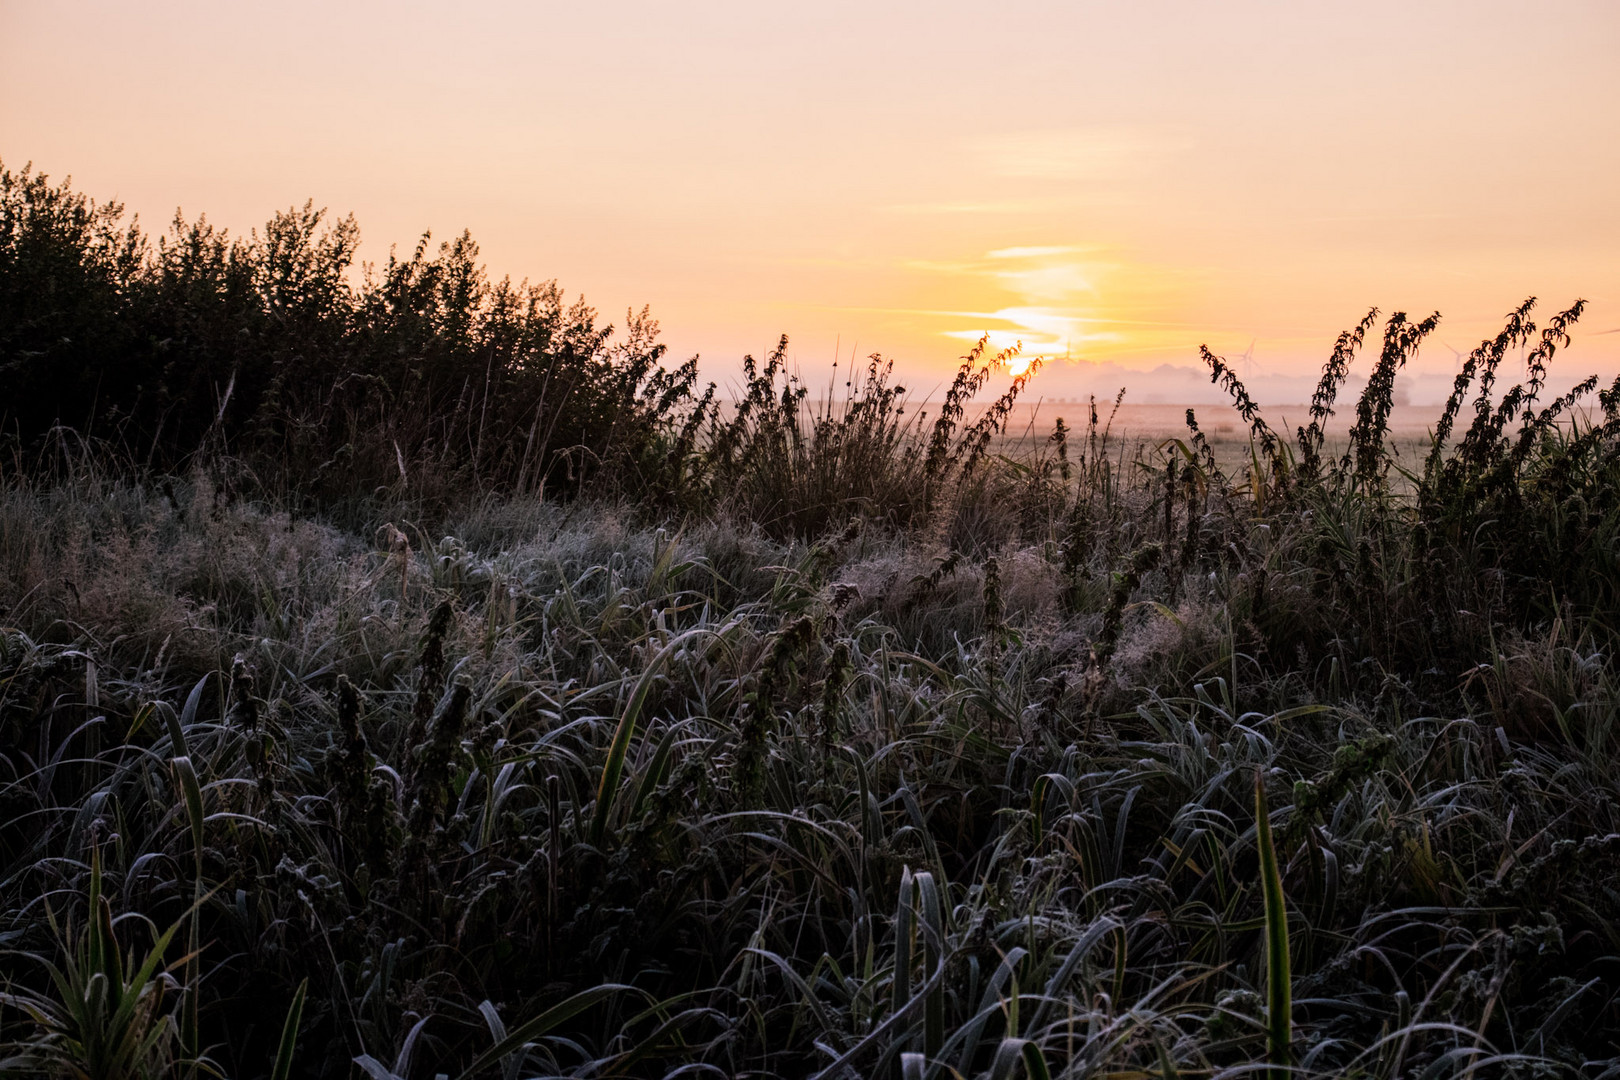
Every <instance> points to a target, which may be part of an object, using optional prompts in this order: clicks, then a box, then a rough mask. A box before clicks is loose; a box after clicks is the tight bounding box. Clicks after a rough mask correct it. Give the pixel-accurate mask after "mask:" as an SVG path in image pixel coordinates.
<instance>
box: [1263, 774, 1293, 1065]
mask: <svg viewBox="0 0 1620 1080" xmlns="http://www.w3.org/2000/svg"><path fill="white" fill-rule="evenodd" d="M1254 824H1255V832H1256V840H1255V843H1256V845H1257V846H1258V848H1259V850H1260V888H1261V891H1262V892H1263V893H1264V895H1265V902H1266V1061H1267V1063H1268V1064H1270V1065H1271V1066H1272V1068H1271V1069H1270V1070H1269V1075H1270V1077H1271V1078H1272V1080H1282V1078H1283V1077H1284V1076H1285V1075H1286V1070H1287V1068H1288V1066H1289V1065H1291V1064H1292V1059H1293V1042H1294V1018H1293V1011H1294V1010H1293V976H1292V972H1291V971H1290V969H1289V963H1288V907H1287V904H1286V903H1284V901H1283V891H1282V875H1281V874H1280V873H1279V872H1278V870H1277V848H1276V845H1275V844H1274V843H1273V841H1272V838H1271V814H1270V810H1269V808H1268V807H1267V806H1266V784H1265V777H1264V774H1263V773H1262V772H1261V771H1260V770H1259V769H1256V770H1255V773H1254Z"/></svg>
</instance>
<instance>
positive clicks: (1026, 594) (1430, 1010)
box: [0, 169, 1620, 1080]
mask: <svg viewBox="0 0 1620 1080" xmlns="http://www.w3.org/2000/svg"><path fill="white" fill-rule="evenodd" d="M117 209H118V208H116V207H109V206H105V205H101V206H98V205H97V204H95V203H93V202H91V201H89V200H87V199H85V198H84V197H83V196H81V195H78V194H77V193H74V192H72V191H71V189H69V188H68V187H67V185H65V184H57V185H52V184H50V183H48V182H47V181H46V180H45V178H43V177H39V176H38V175H37V174H31V173H29V172H28V171H27V170H24V171H23V172H22V173H12V172H6V171H5V170H4V169H0V398H3V399H4V400H5V401H7V402H9V403H16V404H14V405H11V406H10V409H11V411H10V412H9V413H8V414H7V416H6V426H7V438H8V439H9V440H10V441H9V443H8V448H7V454H6V457H5V459H4V466H3V468H4V478H3V484H0V821H3V822H4V825H3V826H0V948H3V949H4V953H3V954H0V1044H3V1045H0V1070H3V1071H5V1072H7V1073H11V1074H17V1075H28V1076H52V1077H56V1076H62V1077H68V1076H74V1077H96V1078H100V1077H109V1078H110V1077H157V1076H165V1077H167V1076H174V1075H185V1076H206V1075H221V1076H228V1077H243V1078H253V1077H264V1076H269V1077H273V1078H275V1080H282V1078H285V1077H288V1076H294V1075H297V1076H322V1077H362V1076H363V1077H371V1078H374V1080H392V1078H402V1080H415V1078H418V1077H420V1078H427V1077H433V1076H437V1075H441V1074H442V1075H446V1076H451V1077H458V1076H468V1077H472V1076H490V1077H494V1076H500V1077H505V1078H507V1080H517V1078H520V1077H540V1076H547V1077H552V1076H573V1077H586V1076H592V1077H594V1076H637V1077H639V1076H700V1075H712V1076H794V1077H798V1076H823V1077H828V1078H834V1077H839V1078H841V1077H868V1076H873V1077H898V1078H904V1080H912V1078H942V1080H943V1078H948V1077H990V1078H993V1080H1002V1078H1012V1077H1019V1076H1028V1077H1032V1078H1044V1077H1048V1076H1068V1077H1085V1076H1097V1077H1114V1078H1120V1080H1124V1078H1127V1077H1157V1078H1162V1080H1169V1078H1171V1077H1177V1076H1188V1077H1213V1076H1221V1077H1238V1076H1244V1075H1252V1074H1256V1073H1258V1074H1263V1075H1265V1076H1267V1077H1273V1078H1275V1077H1283V1076H1291V1075H1297V1076H1302V1077H1330V1076H1332V1077H1341V1076H1365V1077H1377V1078H1392V1077H1407V1076H1414V1077H1436V1078H1438V1077H1459V1076H1468V1075H1475V1074H1478V1075H1482V1076H1526V1077H1529V1076H1537V1077H1539V1076H1569V1077H1584V1078H1591V1080H1598V1078H1601V1077H1614V1076H1620V1036H1617V1035H1616V1032H1620V1000H1617V996H1616V995H1617V991H1620V891H1617V881H1620V877H1617V874H1616V871H1617V869H1620V821H1617V818H1620V763H1617V761H1616V753H1615V751H1616V739H1617V736H1620V731H1617V726H1620V725H1617V720H1620V670H1617V666H1616V663H1615V660H1614V647H1615V634H1616V631H1615V627H1616V619H1615V616H1616V613H1617V611H1620V592H1617V587H1620V564H1617V561H1616V554H1617V544H1620V537H1617V529H1620V382H1617V383H1615V384H1614V385H1612V386H1608V387H1601V388H1600V387H1599V385H1598V383H1597V381H1596V380H1595V379H1591V380H1588V381H1586V382H1585V383H1582V384H1580V385H1579V386H1578V387H1577V389H1576V390H1575V391H1573V392H1571V393H1570V394H1567V395H1564V396H1561V397H1558V398H1554V399H1551V400H1545V396H1544V395H1543V393H1542V388H1543V384H1544V381H1545V379H1546V374H1547V370H1548V367H1549V365H1550V364H1551V363H1552V361H1553V359H1554V354H1555V353H1556V352H1557V351H1558V350H1560V349H1561V348H1563V347H1564V346H1565V345H1566V344H1567V343H1568V342H1569V340H1570V336H1571V335H1572V334H1573V333H1574V332H1575V330H1576V326H1577V320H1578V319H1579V317H1580V315H1581V312H1582V309H1583V305H1582V304H1581V303H1579V302H1576V303H1574V304H1572V305H1571V306H1570V307H1568V308H1567V309H1565V310H1562V311H1553V312H1551V313H1542V312H1541V310H1540V309H1539V308H1538V307H1537V306H1536V305H1535V303H1534V301H1526V302H1525V303H1524V304H1523V305H1521V306H1520V307H1518V308H1516V309H1515V310H1514V311H1513V312H1511V313H1510V314H1509V316H1508V318H1507V320H1506V323H1505V325H1504V327H1503V329H1502V331H1501V332H1500V333H1499V334H1498V335H1496V336H1494V337H1492V338H1490V339H1488V340H1486V341H1483V342H1481V343H1480V345H1479V346H1478V347H1477V348H1476V349H1475V350H1474V351H1473V352H1471V353H1470V354H1469V355H1468V356H1467V358H1466V360H1465V361H1464V362H1463V364H1462V367H1461V369H1460V371H1459V373H1458V376H1457V382H1456V387H1455V393H1454V394H1453V395H1452V397H1451V399H1450V400H1449V401H1448V403H1447V404H1446V405H1445V406H1444V407H1443V408H1441V409H1440V410H1438V411H1437V412H1435V413H1434V414H1432V415H1431V416H1430V417H1429V419H1428V422H1427V423H1426V424H1424V425H1423V426H1422V427H1421V428H1418V429H1416V431H1421V432H1422V434H1421V436H1420V435H1418V434H1417V433H1416V431H1412V430H1404V429H1403V430H1394V429H1392V426H1391V417H1392V415H1393V410H1394V408H1395V406H1394V404H1393V389H1394V385H1395V378H1396V376H1397V374H1398V373H1399V371H1400V370H1401V369H1402V367H1403V365H1404V364H1405V363H1406V362H1407V360H1408V359H1409V358H1410V357H1411V356H1412V355H1414V354H1415V352H1416V350H1417V349H1418V348H1419V347H1420V346H1421V345H1422V343H1423V341H1424V339H1425V338H1426V337H1427V336H1428V335H1429V334H1430V333H1431V332H1432V331H1433V329H1434V326H1435V325H1436V323H1435V319H1434V318H1432V317H1431V318H1425V319H1418V320H1413V319H1410V318H1408V317H1407V316H1406V315H1404V314H1401V313H1395V314H1391V315H1388V316H1387V317H1385V316H1382V315H1380V314H1379V313H1378V312H1376V311H1373V312H1369V313H1367V314H1366V316H1365V317H1364V318H1363V319H1361V320H1360V321H1359V322H1358V323H1357V324H1356V325H1355V326H1354V327H1352V328H1351V329H1348V330H1346V331H1345V332H1344V333H1343V334H1342V335H1341V336H1340V337H1339V338H1338V340H1337V341H1336V342H1328V343H1324V346H1325V348H1324V351H1325V352H1327V353H1328V358H1327V361H1326V363H1325V365H1324V368H1323V372H1322V378H1321V383H1320V385H1319V388H1318V390H1317V393H1316V396H1315V398H1314V399H1313V400H1312V401H1311V402H1310V403H1309V405H1308V406H1307V407H1306V411H1305V413H1304V415H1303V416H1302V417H1301V418H1300V420H1301V421H1302V422H1296V423H1295V424H1294V425H1293V429H1292V430H1288V429H1285V428H1283V427H1282V425H1281V424H1278V425H1277V426H1276V427H1275V428H1274V427H1273V426H1272V425H1271V424H1270V423H1268V421H1267V419H1266V415H1265V412H1264V411H1263V410H1261V409H1260V408H1259V407H1258V406H1257V405H1255V403H1254V402H1253V401H1252V400H1251V399H1250V397H1249V395H1248V392H1247V390H1246V389H1245V388H1244V386H1243V384H1242V381H1241V380H1240V379H1239V378H1238V377H1237V375H1236V374H1235V373H1234V372H1233V371H1232V370H1231V368H1230V367H1229V365H1228V364H1227V363H1226V362H1225V360H1223V359H1222V358H1221V357H1218V356H1215V355H1213V354H1210V353H1208V352H1207V351H1206V353H1205V354H1204V355H1203V357H1202V360H1203V362H1204V363H1205V364H1206V365H1207V366H1208V368H1209V370H1210V374H1211V377H1212V379H1214V380H1216V381H1217V382H1219V383H1220V384H1221V385H1222V386H1223V387H1224V388H1225V389H1226V390H1227V392H1228V393H1229V394H1230V396H1231V398H1232V402H1233V404H1232V409H1231V410H1230V412H1226V413H1223V414H1222V415H1220V416H1219V417H1216V416H1213V415H1207V414H1208V413H1210V412H1211V410H1207V409H1200V410H1198V411H1197V413H1196V414H1190V413H1189V414H1185V415H1183V416H1182V418H1181V425H1180V428H1179V430H1177V431H1175V432H1170V431H1163V432H1162V435H1163V437H1159V436H1158V434H1156V435H1155V437H1152V438H1144V437H1141V435H1140V434H1139V433H1138V432H1137V431H1135V430H1134V429H1132V428H1131V426H1130V425H1129V424H1128V423H1125V422H1122V421H1120V419H1119V418H1120V416H1122V415H1124V414H1116V413H1115V412H1114V411H1113V410H1114V404H1113V403H1110V402H1102V403H1097V404H1096V405H1095V407H1093V406H1092V405H1090V404H1088V405H1087V406H1086V407H1085V408H1084V409H1083V410H1081V411H1080V412H1079V413H1078V414H1076V415H1074V416H1073V417H1072V419H1071V418H1070V417H1068V416H1065V417H1062V418H1061V419H1062V420H1063V422H1062V423H1058V422H1057V420H1058V419H1060V418H1053V422H1052V423H1051V425H1050V426H1049V427H1046V428H1045V429H1044V430H1042V431H1040V432H1039V433H1038V435H1034V436H1032V435H1030V434H1029V433H1028V432H1021V431H1020V430H1019V427H1018V424H1017V418H1018V413H1017V410H1018V409H1019V408H1021V407H1022V405H1021V402H1023V401H1027V398H1028V394H1029V392H1030V387H1031V385H1032V384H1031V382H1030V380H1031V379H1032V378H1033V379H1038V378H1039V373H1038V371H1035V372H1032V373H1031V374H1029V375H1025V376H1021V377H1019V378H1016V379H1009V378H1007V377H1006V375H1005V370H1006V364H1007V361H1008V359H1009V357H1008V356H1007V355H1005V354H1003V355H995V354H993V353H991V352H989V351H988V350H987V349H986V348H985V347H983V346H981V347H980V348H979V349H976V350H974V351H973V352H972V353H971V354H970V355H969V356H968V357H966V358H965V359H964V361H963V363H962V366H961V368H960V370H959V371H958V373H957V375H956V378H955V380H954V381H953V382H952V383H950V384H949V385H948V387H947V388H946V389H945V392H944V393H943V394H941V395H940V396H939V397H938V398H937V400H935V401H932V402H921V401H917V402H913V401H912V400H911V399H910V398H909V397H908V395H907V393H906V392H905V391H904V390H903V389H902V388H900V387H898V386H896V385H895V382H894V379H893V374H892V371H891V369H890V368H889V367H888V366H887V365H886V364H885V362H884V361H882V360H881V359H879V358H873V359H872V360H871V361H870V362H869V363H868V364H867V365H866V366H865V367H863V368H861V369H860V370H857V371H854V372H849V373H845V375H844V381H843V383H842V385H839V384H836V383H835V384H834V386H833V387H832V388H831V389H830V390H829V391H828V392H827V393H826V394H825V395H824V396H820V397H819V398H816V397H812V395H811V393H810V391H809V389H808V388H807V387H805V386H803V385H802V384H801V383H800V382H799V381H798V380H797V378H796V377H795V376H794V375H793V374H792V373H791V372H790V371H789V370H788V369H787V366H786V362H785V356H786V349H785V343H784V346H783V347H782V348H780V349H778V350H777V351H776V352H774V353H772V354H771V355H769V356H766V357H764V358H762V359H758V360H756V359H754V358H748V359H746V360H745V361H744V362H743V369H742V375H741V386H742V392H741V393H739V394H738V395H737V396H736V399H735V400H733V401H728V402H726V403H724V406H723V407H722V406H721V404H719V403H718V401H717V394H716V392H715V391H714V390H713V388H705V387H703V386H701V385H700V384H699V382H698V378H697V371H696V368H695V366H693V365H684V366H677V367H675V368H673V369H666V368H665V367H664V366H663V363H662V351H661V348H660V347H659V346H658V345H657V343H656V340H655V336H654V335H655V332H656V325H655V324H653V323H652V322H651V320H650V318H647V317H646V316H642V317H641V318H639V319H632V321H631V324H630V325H629V326H628V327H627V328H626V329H625V330H623V331H620V333H618V334H614V333H612V332H611V331H609V330H608V329H607V328H605V327H603V326H601V325H599V324H598V323H597V322H596V321H595V314H594V313H593V312H591V311H589V309H587V308H584V307H583V305H578V304H576V305H572V306H570V305H568V304H566V303H564V301H563V297H562V294H561V292H560V290H558V289H556V287H555V286H554V285H549V284H548V285H544V286H536V287H530V286H527V285H524V286H512V285H511V284H510V283H491V282H489V281H487V280H486V279H485V278H484V277H483V276H482V270H481V269H480V268H479V267H478V265H477V263H476V247H475V246H474V245H472V243H471V240H470V238H467V237H463V238H461V239H460V240H456V241H452V242H451V243H449V244H447V245H445V246H444V247H442V248H440V249H437V253H436V254H435V251H434V249H433V248H432V246H431V245H430V244H428V243H427V242H426V241H425V240H424V243H423V245H422V246H421V247H419V248H418V250H417V251H416V252H415V254H414V255H413V256H412V257H411V258H410V259H396V260H393V261H391V262H390V263H389V264H388V265H387V266H386V267H384V268H382V269H381V270H380V271H379V270H373V271H372V272H371V273H369V274H367V275H365V276H364V277H363V278H362V279H361V280H360V283H359V284H356V283H355V280H354V278H353V277H352V275H348V274H347V270H348V267H349V264H348V261H347V260H348V259H350V258H352V250H353V243H352V236H351V235H350V233H351V231H352V226H351V225H346V224H345V223H341V222H340V223H335V224H333V223H329V222H326V221H324V219H323V218H322V217H321V215H319V214H317V213H315V212H314V211H312V210H309V209H307V208H306V209H305V210H304V211H298V210H296V209H295V210H293V211H290V212H289V213H288V214H286V215H278V217H277V218H276V219H275V220H274V221H273V222H272V223H271V225H270V226H269V227H268V228H267V229H266V230H265V231H264V232H263V233H262V234H255V235H254V236H251V237H248V238H231V237H227V236H224V235H223V234H219V233H216V232H213V231H211V228H210V227H209V226H207V225H206V223H204V222H193V223H186V222H176V223H175V225H174V226H173V228H172V229H171V230H170V232H169V233H167V234H165V235H164V236H162V237H159V238H157V239H156V240H154V239H152V238H149V237H147V236H145V235H144V234H142V233H140V232H139V230H138V229H135V228H134V227H133V226H131V225H130V224H129V223H128V222H127V221H125V220H124V219H123V218H122V216H121V214H120V213H119V212H117ZM68 331H71V332H68ZM1362 353H1365V354H1366V355H1364V356H1360V355H1359V354H1362ZM1353 363H1358V364H1360V365H1362V368H1361V369H1362V370H1364V371H1366V372H1367V383H1366V389H1365V390H1364V391H1363V392H1362V393H1361V394H1360V396H1359V398H1358V399H1357V400H1354V401H1340V400H1338V397H1339V389H1340V387H1341V386H1342V385H1343V383H1344V380H1345V378H1346V376H1347V373H1348V372H1349V370H1350V367H1351V365H1352V364H1353ZM1116 422H1119V426H1118V428H1117V429H1116V427H1115V426H1114V424H1115V423H1116ZM1217 425H1231V426H1232V429H1233V431H1232V433H1231V434H1229V435H1227V438H1226V442H1227V443H1228V444H1234V445H1235V446H1238V447H1241V453H1239V452H1237V451H1236V449H1234V446H1233V445H1229V446H1226V447H1223V448H1222V449H1221V451H1220V452H1219V453H1218V452H1217V449H1216V448H1215V446H1212V442H1211V436H1212V434H1217ZM1172 435H1173V437H1171V436H1172ZM1397 446H1398V447H1399V448H1400V451H1401V452H1400V453H1399V454H1398V455H1397V454H1396V453H1395V448H1396V447H1397Z"/></svg>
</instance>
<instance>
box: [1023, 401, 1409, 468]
mask: <svg viewBox="0 0 1620 1080" xmlns="http://www.w3.org/2000/svg"><path fill="white" fill-rule="evenodd" d="M1188 408H1189V406H1186V405H1132V404H1129V403H1126V404H1122V405H1120V406H1119V410H1118V412H1117V413H1116V412H1114V406H1113V403H1112V402H1098V405H1097V416H1098V423H1099V425H1100V426H1108V425H1109V418H1110V415H1112V426H1111V427H1110V429H1109V442H1110V444H1111V445H1112V446H1113V447H1114V449H1115V451H1116V452H1118V451H1119V450H1120V449H1121V448H1123V449H1124V450H1125V451H1126V454H1127V456H1129V454H1130V453H1131V451H1132V450H1133V449H1134V448H1135V447H1136V446H1138V445H1142V444H1146V445H1151V446H1157V445H1158V444H1160V443H1162V442H1164V441H1165V440H1167V439H1185V438H1186V437H1187V434H1188V432H1187V409H1188ZM1191 408H1192V409H1193V411H1194V414H1195V415H1196V417H1197V419H1198V426H1199V428H1200V430H1202V431H1203V433H1204V437H1205V438H1207V439H1208V440H1209V442H1210V446H1211V447H1212V448H1213V449H1214V451H1215V456H1216V458H1217V459H1218V460H1219V461H1220V462H1221V463H1222V464H1223V465H1226V466H1231V465H1234V464H1236V463H1238V462H1239V461H1241V460H1242V459H1243V458H1245V457H1247V456H1248V452H1249V429H1248V427H1247V425H1245V424H1244V423H1243V419H1242V418H1241V417H1240V416H1238V415H1237V413H1236V412H1235V411H1233V410H1232V409H1230V408H1227V407H1225V406H1221V405H1195V406H1191ZM1309 410H1310V406H1308V405H1282V406H1273V407H1270V408H1267V409H1265V410H1264V415H1265V417H1266V421H1267V423H1269V424H1271V426H1272V427H1273V428H1274V429H1275V430H1276V431H1277V432H1278V434H1280V435H1292V434H1293V432H1294V430H1295V428H1297V427H1299V426H1300V425H1302V424H1304V423H1306V422H1308V421H1309V419H1310V414H1309ZM1355 415H1356V413H1355V402H1354V401H1351V402H1350V403H1349V404H1348V405H1347V406H1345V407H1341V408H1340V409H1339V410H1338V412H1337V414H1336V415H1335V416H1334V417H1333V420H1332V423H1331V425H1330V427H1329V429H1328V446H1329V448H1330V449H1333V450H1335V451H1340V452H1342V450H1343V448H1344V444H1345V439H1346V437H1347V435H1348V433H1349V430H1350V425H1351V424H1353V423H1354V422H1355ZM1439 415H1440V407H1439V406H1435V405H1397V406H1395V408H1394V410H1393V411H1392V412H1391V414H1390V420H1389V443H1390V445H1391V446H1392V447H1393V448H1394V450H1395V452H1396V454H1397V456H1398V458H1399V459H1400V460H1402V461H1403V462H1404V461H1406V460H1408V459H1409V458H1410V457H1411V456H1412V455H1413V454H1414V452H1416V451H1417V450H1418V448H1420V447H1427V445H1428V441H1429V432H1430V431H1431V430H1432V429H1433V427H1434V422H1435V419H1436V417H1438V416H1439ZM1059 418H1062V420H1063V422H1064V424H1065V425H1067V426H1068V428H1069V429H1070V430H1071V431H1072V432H1076V433H1084V431H1085V430H1086V426H1087V424H1088V423H1089V421H1090V406H1089V405H1088V404H1087V403H1085V402H1076V401H1073V400H1065V401H1053V400H1045V401H1033V402H1030V403H1029V404H1020V405H1018V406H1016V407H1015V408H1014V411H1013V415H1012V417H1011V419H1010V420H1009V422H1008V424H1007V429H1006V433H1005V435H1004V437H1003V439H1002V441H1001V448H1002V452H1004V453H1016V452H1017V451H1018V450H1020V449H1023V448H1030V447H1033V446H1035V445H1037V444H1038V443H1040V442H1042V441H1043V440H1045V439H1046V438H1047V437H1049V436H1050V435H1051V434H1052V430H1053V427H1054V426H1055V425H1056V424H1057V421H1058V419H1059ZM1070 437H1071V439H1072V438H1074V437H1075V436H1073V435H1071V436H1070Z"/></svg>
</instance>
